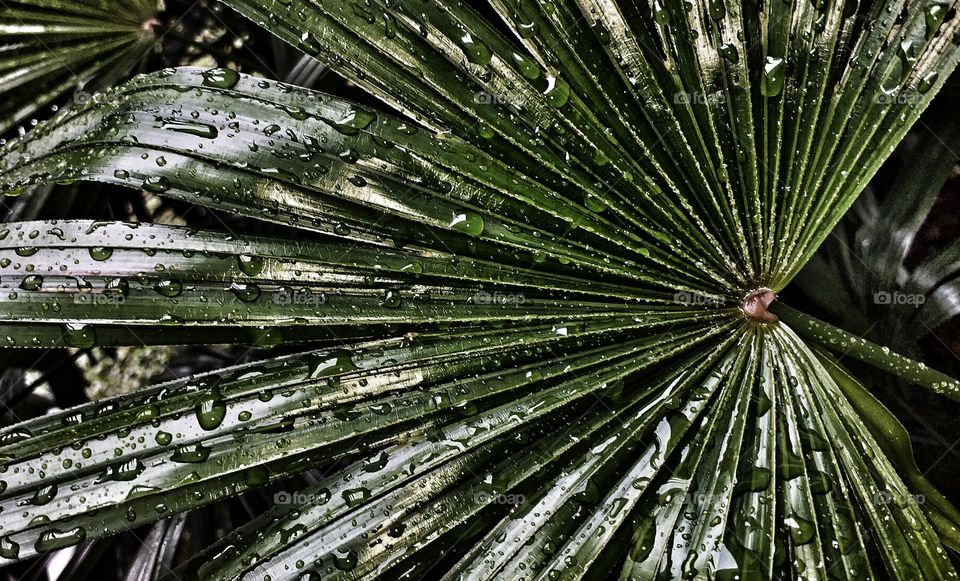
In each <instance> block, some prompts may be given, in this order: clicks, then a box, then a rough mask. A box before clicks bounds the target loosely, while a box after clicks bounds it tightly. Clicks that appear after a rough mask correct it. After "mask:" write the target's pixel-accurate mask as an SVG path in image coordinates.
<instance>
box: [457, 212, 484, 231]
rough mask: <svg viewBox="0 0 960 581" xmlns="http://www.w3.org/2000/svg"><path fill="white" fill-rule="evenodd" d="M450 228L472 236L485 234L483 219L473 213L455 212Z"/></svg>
mask: <svg viewBox="0 0 960 581" xmlns="http://www.w3.org/2000/svg"><path fill="white" fill-rule="evenodd" d="M450 227H451V228H453V229H454V230H456V231H457V232H463V233H464V234H468V235H470V236H480V235H481V234H483V218H481V217H480V216H479V215H477V214H474V213H472V212H455V213H454V214H453V219H451V220H450Z"/></svg>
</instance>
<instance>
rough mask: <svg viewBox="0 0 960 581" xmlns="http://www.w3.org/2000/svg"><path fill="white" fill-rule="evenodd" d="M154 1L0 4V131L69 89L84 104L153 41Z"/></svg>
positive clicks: (57, 0) (135, 62) (47, 0)
mask: <svg viewBox="0 0 960 581" xmlns="http://www.w3.org/2000/svg"><path fill="white" fill-rule="evenodd" d="M156 12H157V5H156V2H155V1H154V0H123V1H121V2H105V1H103V0H98V1H96V2H86V1H83V2H80V1H76V0H43V1H34V0H31V1H29V2H25V1H19V0H11V1H9V2H4V4H3V7H2V8H0V97H2V101H0V102H2V105H0V134H2V133H6V132H7V131H9V130H10V129H11V128H12V127H14V126H16V125H18V124H21V123H24V122H25V121H27V120H28V119H30V118H31V117H32V116H34V115H37V114H38V113H39V112H40V111H41V110H42V109H43V108H44V107H47V106H48V105H51V104H52V103H54V102H55V101H57V100H58V99H59V98H60V97H61V96H63V95H65V94H66V93H68V92H70V91H76V92H75V95H74V101H75V103H84V102H86V101H87V100H88V99H89V98H91V97H92V96H93V94H94V93H95V92H96V91H99V90H101V89H104V88H106V87H109V86H112V85H113V84H115V83H117V82H118V81H119V80H120V79H121V78H122V77H125V76H127V75H128V74H129V72H130V71H131V70H133V69H134V68H135V67H136V66H138V64H139V63H140V61H142V60H143V59H144V57H146V56H147V55H148V54H149V52H150V50H151V47H152V46H153V43H154V40H155V35H154V33H153V24H152V23H153V22H154V21H153V18H154V16H155V15H156Z"/></svg>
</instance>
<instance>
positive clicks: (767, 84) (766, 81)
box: [760, 56, 787, 97]
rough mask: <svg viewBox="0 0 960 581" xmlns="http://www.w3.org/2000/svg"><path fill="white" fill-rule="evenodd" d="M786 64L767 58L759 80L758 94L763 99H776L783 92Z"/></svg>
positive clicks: (781, 60)
mask: <svg viewBox="0 0 960 581" xmlns="http://www.w3.org/2000/svg"><path fill="white" fill-rule="evenodd" d="M786 68H787V66H786V63H785V62H784V60H783V59H780V58H774V57H770V56H768V57H767V64H765V65H764V66H763V78H761V79H760V93H761V94H762V95H763V96H765V97H776V96H777V95H779V94H780V92H781V91H782V90H783V82H784V78H785V73H786Z"/></svg>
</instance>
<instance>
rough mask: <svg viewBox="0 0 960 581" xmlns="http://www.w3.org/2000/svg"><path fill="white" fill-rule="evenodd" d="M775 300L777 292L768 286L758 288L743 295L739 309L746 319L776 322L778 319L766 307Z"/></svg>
mask: <svg viewBox="0 0 960 581" xmlns="http://www.w3.org/2000/svg"><path fill="white" fill-rule="evenodd" d="M775 300H777V293H775V292H773V291H772V290H771V289H768V288H759V289H757V290H755V291H751V292H750V293H748V294H747V296H745V297H743V303H741V305H740V310H742V311H743V314H744V315H746V316H747V318H748V319H753V320H754V321H760V322H763V323H776V322H777V321H778V320H779V319H778V318H777V316H776V315H774V314H773V313H771V312H770V311H769V310H768V309H769V307H770V305H771V304H772V303H773V301H775Z"/></svg>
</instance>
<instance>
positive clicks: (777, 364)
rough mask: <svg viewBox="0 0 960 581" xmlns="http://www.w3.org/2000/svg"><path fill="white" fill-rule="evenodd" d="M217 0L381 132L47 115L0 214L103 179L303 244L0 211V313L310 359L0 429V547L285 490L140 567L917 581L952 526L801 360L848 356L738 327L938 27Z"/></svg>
mask: <svg viewBox="0 0 960 581" xmlns="http://www.w3.org/2000/svg"><path fill="white" fill-rule="evenodd" d="M225 3H226V4H227V5H229V6H231V7H233V8H236V9H237V10H238V11H240V12H241V13H242V14H244V15H246V16H247V17H249V18H250V19H252V20H254V21H256V22H258V23H260V24H262V25H263V26H264V27H265V28H267V29H268V30H270V31H271V32H272V33H274V34H275V35H277V36H278V37H280V38H281V39H284V40H286V41H288V42H289V43H291V44H293V45H295V46H297V47H299V48H300V49H302V50H304V51H305V52H307V53H309V54H310V55H311V56H314V57H316V58H317V59H319V60H320V61H322V62H325V63H328V64H329V65H330V66H331V67H333V68H334V69H336V70H337V71H338V72H340V73H341V74H343V75H345V76H346V77H348V78H349V79H351V80H352V81H354V82H355V83H357V84H359V85H360V86H362V87H364V88H365V89H367V90H368V91H369V92H371V93H372V94H373V95H374V96H376V97H378V98H379V99H381V100H382V101H383V102H385V103H386V104H388V105H390V106H392V107H393V108H394V109H395V110H396V111H399V112H400V114H402V115H405V116H406V117H405V118H401V117H398V116H396V115H391V114H387V113H383V112H375V111H374V110H373V109H372V108H370V107H368V106H365V105H361V104H358V103H352V102H349V101H345V100H342V99H339V98H335V97H331V96H328V95H323V94H320V93H316V92H313V91H308V90H304V89H299V88H295V87H292V86H288V85H285V84H282V83H277V82H273V81H268V80H258V79H253V78H250V77H245V76H243V75H239V74H237V73H235V72H233V71H229V70H226V69H214V70H209V71H201V70H197V69H177V70H169V71H164V72H161V73H158V74H155V75H150V76H146V77H140V78H138V79H135V80H134V81H132V82H130V83H127V84H125V85H124V86H122V87H120V88H118V89H116V90H114V91H110V92H108V93H105V94H103V95H100V96H99V97H97V98H96V99H93V100H91V101H90V102H89V103H87V104H86V105H85V106H83V107H80V108H76V109H74V110H71V111H69V112H66V113H64V114H62V115H59V116H58V117H57V118H56V119H54V120H53V121H52V122H51V123H48V124H45V125H42V126H40V127H38V128H37V129H36V130H35V131H32V132H31V133H30V134H28V135H27V136H26V137H25V138H23V139H21V140H19V141H17V142H15V143H13V144H10V145H8V146H7V147H6V148H5V149H4V150H3V157H2V161H0V163H2V168H3V177H2V180H0V186H2V188H3V189H6V190H10V191H13V192H19V191H23V190H24V189H26V188H29V187H31V186H35V185H40V184H47V183H52V182H63V181H71V180H94V181H102V182H109V183H114V184H120V185H127V186H132V187H136V188H142V189H144V190H146V191H148V192H150V193H154V194H159V195H164V196H169V197H172V198H176V199H179V200H183V201H187V202H190V203H194V204H198V205H202V206H206V207H209V208H213V209H217V210H225V211H231V212H235V213H239V214H241V215H244V216H248V217H252V218H259V219H263V220H267V221H270V222H274V223H276V224H281V225H284V226H288V227H292V228H294V229H297V230H300V231H302V232H303V233H304V234H303V236H304V239H302V240H301V239H290V237H289V236H288V237H287V238H284V237H283V236H277V237H274V238H258V237H253V236H248V235H244V234H236V233H231V235H230V237H229V238H225V237H224V235H223V234H219V235H218V234H217V233H214V232H207V231H193V230H186V229H183V228H176V227H166V226H156V225H154V226H147V225H125V224H118V223H107V224H105V223H91V222H82V221H68V222H59V223H50V222H46V223H44V222H30V223H18V224H11V225H9V226H8V227H7V229H6V230H4V232H3V233H2V235H0V268H2V269H3V272H2V276H3V278H2V283H0V284H2V285H3V286H4V287H5V288H4V291H5V292H4V296H3V298H2V299H0V300H2V302H3V306H4V308H3V309H2V310H0V313H2V314H0V327H2V332H3V334H4V336H5V337H9V339H7V341H8V343H9V344H11V345H13V346H28V345H49V346H59V345H68V346H75V347H86V346H90V345H94V344H108V345H109V344H126V343H139V342H152V343H159V342H171V343H181V342H213V341H235V342H249V343H253V344H256V345H260V346H272V345H276V344H277V343H278V341H281V340H282V341H286V342H297V343H299V342H305V341H311V340H324V341H329V340H330V338H331V337H345V339H344V345H343V346H339V347H337V348H334V349H330V348H326V347H324V348H320V349H314V350H312V351H307V352H304V353H300V354H294V355H287V356H284V357H282V358H276V359H269V360H266V361H263V362H258V363H253V364H249V365H245V366H241V367H236V368H229V369H225V370H222V371H219V372H217V373H215V374H208V375H203V376H198V377H196V378H191V379H188V380H183V381H178V382H174V383H169V384H163V385H158V386H153V387H148V388H144V389H141V390H138V391H137V392H135V393H134V394H132V395H129V396H124V397H121V398H116V399H111V400H106V401H103V402H97V403H94V404H90V405H87V406H82V407H79V408H75V409H70V410H66V411H64V412H63V413H61V414H57V415H53V416H48V417H43V418H38V419H35V420H30V421H28V422H25V423H23V424H20V425H18V426H13V427H10V428H6V429H4V430H3V431H0V454H2V455H3V458H5V460H4V465H5V468H6V470H5V471H4V474H3V478H2V480H3V486H2V490H0V509H3V514H5V515H8V516H6V517H5V518H4V521H3V523H2V526H3V529H2V530H0V534H2V537H0V557H3V558H4V559H6V560H16V559H23V558H26V557H29V556H32V555H34V554H37V553H43V552H47V551H50V550H53V549H57V548H62V547H66V546H71V545H73V544H76V543H78V542H80V541H82V540H85V539H94V538H100V537H103V536H107V535H110V534H114V533H117V532H120V531H122V530H125V529H127V528H128V527H130V526H136V525H138V524H144V523H148V522H152V521H156V520H159V519H162V518H164V517H166V516H168V515H170V514H173V513H178V512H184V511H187V510H190V509H193V508H196V507H199V506H202V505H205V504H209V503H211V502H214V501H217V500H220V499H223V498H226V497H230V496H234V495H238V494H241V493H243V492H245V491H248V490H251V489H253V488H257V487H262V486H268V485H271V484H273V483H277V482H279V481H281V480H282V479H284V478H287V477H289V476H291V475H294V474H299V473H302V472H304V471H306V470H309V469H312V468H323V469H324V470H325V471H326V474H325V475H323V476H321V477H320V478H319V481H318V482H317V483H316V484H315V485H313V486H311V487H310V488H307V489H305V490H303V491H301V492H300V493H299V494H298V495H297V496H295V497H292V500H293V502H292V503H290V502H289V500H290V498H291V497H278V502H277V505H276V506H275V507H274V508H273V509H272V510H271V511H270V512H268V513H267V514H264V515H262V516H261V517H259V518H256V519H254V520H253V521H251V522H250V523H248V524H247V525H245V526H243V527H241V528H240V529H238V530H236V531H235V532H234V533H233V534H231V535H230V536H228V537H227V538H224V539H222V541H221V542H219V543H216V544H215V545H214V546H212V547H210V548H209V550H207V551H205V552H203V553H201V554H199V555H197V556H196V557H195V558H193V559H192V560H191V561H190V562H189V563H187V564H185V565H183V566H182V567H181V568H180V569H179V570H177V571H175V572H174V573H173V575H175V576H184V575H185V576H187V577H199V578H211V579H222V578H233V577H241V576H251V577H254V576H255V577H257V578H267V577H268V576H269V578H271V579H282V578H290V577H294V576H300V575H304V576H306V578H318V577H321V576H322V577H323V578H346V579H359V578H373V577H376V576H381V577H384V578H404V577H409V578H435V577H437V576H438V575H440V574H444V575H446V576H447V578H456V577H462V578H521V577H548V578H551V579H554V578H564V579H565V578H584V577H591V578H604V577H606V576H608V575H610V574H611V573H610V572H612V575H619V576H620V577H621V578H625V579H626V578H636V579H650V578H682V577H689V578H694V577H714V576H716V577H732V576H734V575H739V576H742V577H746V578H751V579H767V578H773V577H777V578H779V577H811V578H814V577H822V576H829V577H835V578H841V579H862V578H884V577H894V578H902V579H914V578H931V579H933V578H936V579H939V578H955V577H956V573H955V572H954V571H953V568H952V565H951V563H950V560H949V558H948V557H947V554H946V551H945V550H944V548H943V545H942V544H949V545H951V546H957V544H958V543H957V541H958V539H960V535H958V533H957V528H956V526H957V525H958V524H960V515H958V513H957V511H956V510H955V509H954V508H953V507H951V506H950V505H949V503H948V502H946V500H944V499H943V497H942V496H939V495H937V494H936V492H935V490H933V489H932V487H931V486H930V485H929V484H928V483H926V481H925V480H924V479H923V478H922V476H919V473H918V471H917V470H916V466H915V465H913V463H912V457H909V455H908V454H907V453H906V451H905V449H904V446H903V442H904V438H903V431H902V427H900V426H899V424H897V423H896V421H895V420H894V419H893V418H892V416H890V415H889V414H888V413H885V410H884V409H883V408H882V406H881V405H880V404H879V403H878V402H876V400H874V399H873V398H872V396H871V395H870V394H869V392H868V391H867V390H866V389H865V388H864V387H863V386H862V385H861V384H860V383H859V382H858V380H857V379H856V378H854V377H853V376H852V375H850V374H849V373H848V372H847V371H846V370H844V369H843V368H842V367H841V366H840V364H839V363H838V362H837V361H835V360H834V359H832V358H831V357H830V355H829V354H828V353H827V352H826V351H824V350H822V349H823V347H826V348H827V349H835V348H839V349H844V350H845V349H847V348H850V347H851V345H852V344H854V343H856V342H857V341H855V339H856V337H850V336H847V335H844V334H842V332H840V331H839V330H836V329H834V328H832V327H830V326H828V325H825V324H823V323H819V322H817V321H814V320H812V319H809V318H807V317H804V316H802V315H798V314H796V313H795V312H794V311H792V310H789V309H782V310H781V311H780V312H781V314H783V316H784V319H785V320H784V321H781V322H779V323H778V322H776V321H775V317H774V316H772V315H771V314H770V313H769V312H767V309H766V307H767V304H768V302H769V301H770V300H772V298H773V296H774V295H773V293H774V292H776V291H780V290H781V289H782V288H783V287H784V286H785V285H786V284H787V283H788V282H789V281H790V280H791V279H792V278H793V277H794V276H795V274H796V273H797V272H798V271H799V269H800V268H801V267H802V266H803V265H804V263H805V262H806V261H807V259H808V258H809V257H810V255H811V254H812V253H813V252H814V251H815V250H816V248H817V247H818V246H819V245H820V244H821V242H822V241H823V240H824V239H825V238H826V237H827V236H828V235H829V233H830V231H831V230H832V228H833V227H834V226H835V225H836V224H837V222H838V221H839V220H840V218H841V217H842V216H843V214H844V213H845V212H846V210H847V209H848V208H849V207H850V205H851V204H852V203H853V202H854V200H855V198H856V196H857V194H858V193H859V192H860V190H862V189H863V187H864V185H865V184H866V181H867V180H868V179H869V178H870V177H871V176H872V175H873V173H874V172H876V170H877V168H878V167H879V165H880V163H882V161H883V160H884V159H885V158H886V156H887V155H888V154H889V153H890V151H891V150H892V148H893V147H894V145H895V144H896V143H897V142H898V141H899V140H900V138H902V136H903V135H904V134H905V132H906V131H907V130H908V129H909V127H910V126H911V125H912V123H913V122H914V121H915V120H916V119H917V118H918V116H919V114H920V112H921V111H922V110H923V108H924V107H925V106H926V104H927V103H929V101H930V100H931V99H932V98H933V95H934V94H935V93H936V90H937V89H939V87H940V86H941V85H942V83H943V82H944V78H945V77H946V72H949V71H950V70H952V69H953V68H954V67H955V66H956V64H957V58H958V55H960V50H958V49H957V47H956V46H955V43H954V41H953V39H954V36H955V34H956V29H957V26H960V21H957V19H955V18H951V19H947V20H944V15H945V14H947V13H949V8H950V7H948V6H946V5H942V4H937V3H920V4H913V3H911V4H909V5H906V4H904V3H903V2H890V1H882V2H875V3H871V4H869V5H867V4H864V5H862V6H860V5H853V4H851V5H847V4H844V3H838V4H830V3H822V4H808V3H801V4H798V5H794V6H791V5H787V4H780V3H772V4H770V5H767V6H764V12H760V11H759V9H758V7H757V6H755V5H753V4H747V5H742V6H737V5H730V4H725V3H723V2H710V3H696V4H689V3H682V2H679V1H673V0H668V1H666V2H664V3H663V4H661V3H659V2H655V3H653V5H652V6H651V5H648V4H644V3H635V2H626V1H624V2H613V1H610V0H565V1H560V2H555V3H552V4H551V5H550V6H551V9H550V10H546V9H540V8H539V7H536V6H533V5H532V4H528V3H522V2H521V3H515V2H501V1H500V0H494V1H492V2H491V6H490V7H491V8H492V9H493V12H494V13H496V14H498V15H499V16H500V17H502V19H503V21H504V22H505V23H506V24H507V28H508V29H509V31H510V32H511V33H512V36H508V35H506V34H503V33H502V32H501V30H503V28H502V27H500V26H498V23H497V22H495V21H494V20H492V19H491V18H490V17H487V16H484V15H482V14H481V13H480V12H477V11H476V10H474V9H473V8H471V7H469V6H466V5H463V4H460V3H452V2H437V3H420V4H418V6H417V7H416V10H413V9H411V8H410V7H405V6H400V5H396V3H391V2H385V1H384V2H380V1H377V0H369V1H367V2H362V3H361V2H353V3H329V2H327V3H321V2H316V1H311V2H302V3H297V4H293V3H288V2H274V3H271V4H265V3H260V2H247V1H245V0H228V1H227V2H225ZM867 23H869V24H867ZM938 72H939V73H942V74H939V75H937V74H935V73H938ZM891 95H894V96H896V97H897V98H895V99H891V98H890V96H891ZM868 143H870V146H869V147H867V146H866V145H867V144H868ZM276 293H282V294H283V295H284V296H290V297H297V296H299V297H301V298H302V300H292V299H291V300H290V301H287V302H286V304H284V301H278V300H277V298H276V297H277V294H276ZM119 297H123V299H122V300H121V299H120V298H119ZM319 297H324V299H323V300H321V299H320V298H319ZM308 299H309V300H308ZM801 337H802V338H801ZM855 350H856V351H857V353H858V354H859V355H858V356H861V357H862V358H864V359H865V360H869V361H870V362H872V363H874V364H876V365H878V366H880V367H882V368H884V369H886V370H887V371H891V372H894V373H898V374H900V375H905V376H906V377H907V379H908V380H910V381H912V382H915V383H917V384H920V385H923V386H926V387H929V388H933V389H935V390H937V391H939V392H940V393H942V394H944V395H949V396H953V397H955V395H956V393H957V392H956V385H957V382H956V381H954V380H952V379H950V378H948V377H946V376H943V375H942V374H939V373H937V372H935V371H932V370H924V369H922V368H921V367H920V366H919V365H918V364H915V363H913V362H911V361H910V360H908V359H905V358H902V357H899V356H894V355H889V354H887V353H884V352H883V351H882V350H881V349H879V348H873V347H872V346H869V345H867V346H865V347H863V348H862V349H855ZM41 474H42V476H39V475H41ZM918 495H925V496H922V497H920V496H918ZM926 496H929V497H930V498H931V502H930V503H929V504H928V503H926V502H920V501H918V498H926ZM892 500H893V501H892ZM161 534H162V533H161V532H159V531H158V532H157V535H158V536H159V535H161ZM174 536H176V534H174ZM158 542H159V541H158ZM156 551H157V552H156V554H157V555H158V556H157V557H155V558H157V559H160V558H161V557H159V555H160V554H161V553H162V552H163V551H164V549H162V548H161V547H158V548H157V549H156ZM149 558H150V557H149V556H144V557H143V559H145V560H149ZM138 562H139V561H138ZM821 571H826V572H825V573H821Z"/></svg>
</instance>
